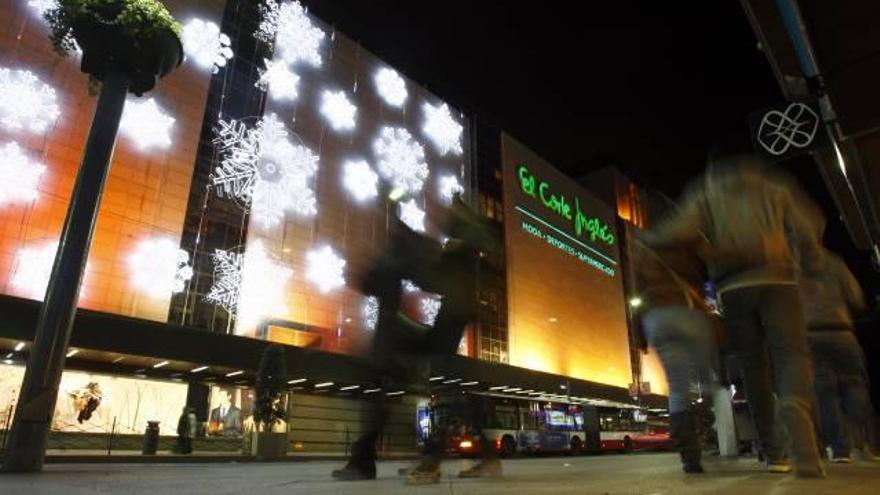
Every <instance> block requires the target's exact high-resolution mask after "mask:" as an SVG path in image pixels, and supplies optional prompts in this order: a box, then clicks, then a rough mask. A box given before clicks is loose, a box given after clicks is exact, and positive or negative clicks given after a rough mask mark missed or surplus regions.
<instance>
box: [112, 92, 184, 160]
mask: <svg viewBox="0 0 880 495" xmlns="http://www.w3.org/2000/svg"><path fill="white" fill-rule="evenodd" d="M172 127H174V117H169V116H168V115H167V114H166V113H165V112H163V111H162V109H161V108H159V105H157V104H156V100H154V99H152V98H147V99H146V100H129V101H128V102H127V103H126V104H125V110H124V111H123V112H122V120H121V121H120V122H119V132H120V133H121V134H123V135H124V136H126V137H128V138H129V139H130V140H132V141H134V143H135V146H137V148H138V149H140V150H146V149H148V148H151V147H154V146H155V147H157V148H167V147H169V146H171V128H172Z"/></svg>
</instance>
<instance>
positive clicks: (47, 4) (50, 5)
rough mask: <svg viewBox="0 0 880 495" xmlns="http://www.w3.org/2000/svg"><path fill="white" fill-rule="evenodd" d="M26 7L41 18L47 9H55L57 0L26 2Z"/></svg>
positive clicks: (32, 0)
mask: <svg viewBox="0 0 880 495" xmlns="http://www.w3.org/2000/svg"><path fill="white" fill-rule="evenodd" d="M28 6H29V7H30V8H32V9H34V10H35V11H36V12H37V13H38V14H40V16H42V15H43V14H45V13H46V12H47V11H48V10H49V9H54V8H55V7H57V6H58V0H28Z"/></svg>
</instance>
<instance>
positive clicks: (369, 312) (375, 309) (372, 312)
mask: <svg viewBox="0 0 880 495" xmlns="http://www.w3.org/2000/svg"><path fill="white" fill-rule="evenodd" d="M361 320H362V321H363V323H364V328H366V329H367V330H370V331H373V330H376V325H377V324H378V323H379V298H377V297H376V296H367V297H366V298H365V299H364V303H363V305H362V306H361Z"/></svg>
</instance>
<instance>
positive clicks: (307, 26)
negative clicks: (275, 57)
mask: <svg viewBox="0 0 880 495" xmlns="http://www.w3.org/2000/svg"><path fill="white" fill-rule="evenodd" d="M260 13H261V15H262V20H261V21H260V25H259V26H258V28H257V31H256V32H255V33H254V36H255V37H256V38H257V39H258V40H260V41H263V42H265V43H269V44H272V43H273V41H274V44H275V48H276V50H277V52H278V54H279V55H280V56H281V58H282V59H283V60H284V61H285V62H286V63H287V64H289V65H293V64H295V63H297V62H299V61H303V62H306V63H308V64H310V65H313V66H315V67H319V66H320V65H321V52H320V49H321V43H322V42H323V41H324V38H325V37H326V34H325V33H324V31H322V30H321V29H319V28H317V27H315V26H314V24H312V21H311V19H309V17H308V15H307V14H306V11H305V9H303V6H302V5H301V4H300V3H299V2H286V3H279V2H277V1H276V0H266V3H265V4H264V5H261V6H260Z"/></svg>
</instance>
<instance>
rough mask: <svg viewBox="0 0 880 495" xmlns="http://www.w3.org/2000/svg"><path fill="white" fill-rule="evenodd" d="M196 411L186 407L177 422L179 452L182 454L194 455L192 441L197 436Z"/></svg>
mask: <svg viewBox="0 0 880 495" xmlns="http://www.w3.org/2000/svg"><path fill="white" fill-rule="evenodd" d="M196 428H197V421H196V411H195V409H194V408H192V407H184V408H183V412H182V413H181V414H180V419H178V420H177V448H176V450H177V452H178V453H180V454H192V451H193V447H192V441H193V438H195V436H196Z"/></svg>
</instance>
